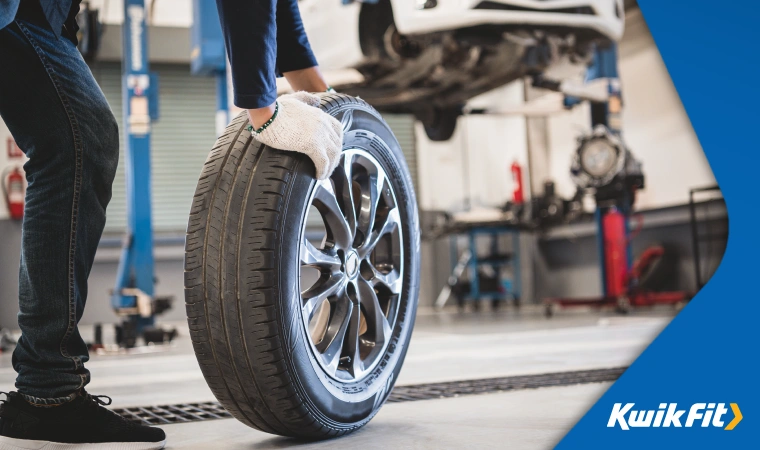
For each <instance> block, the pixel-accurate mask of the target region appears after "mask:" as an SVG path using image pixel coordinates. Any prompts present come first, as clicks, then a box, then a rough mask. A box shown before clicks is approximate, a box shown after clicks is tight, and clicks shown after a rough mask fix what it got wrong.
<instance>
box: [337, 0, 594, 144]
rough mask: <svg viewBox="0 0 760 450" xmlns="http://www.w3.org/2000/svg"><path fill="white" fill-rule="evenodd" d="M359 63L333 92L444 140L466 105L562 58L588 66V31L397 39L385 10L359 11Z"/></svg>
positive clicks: (468, 32)
mask: <svg viewBox="0 0 760 450" xmlns="http://www.w3.org/2000/svg"><path fill="white" fill-rule="evenodd" d="M359 22H360V38H361V44H362V51H363V53H364V56H365V59H364V60H363V61H362V63H361V64H360V65H358V66H357V67H356V69H357V70H358V71H359V72H360V73H361V74H362V75H363V77H364V80H363V81H362V82H360V83H353V84H347V85H339V86H336V87H337V88H338V89H340V91H341V92H345V93H347V94H350V95H355V96H360V97H362V98H363V99H365V100H367V101H368V102H369V103H370V104H372V105H373V106H375V107H376V108H377V109H379V110H381V111H384V112H391V113H411V114H414V115H415V117H416V118H418V119H419V120H421V121H422V123H423V124H424V125H425V127H426V131H427V132H428V136H429V137H430V138H431V139H433V140H447V139H449V138H450V137H451V135H452V134H453V128H454V126H455V124H456V118H457V117H458V116H459V115H460V114H461V110H462V107H463V106H464V104H465V103H466V102H467V101H468V100H470V99H471V98H473V97H475V96H477V95H480V94H482V93H485V92H488V91H490V90H493V89H495V88H498V87H500V86H503V85H505V84H507V83H510V82H512V81H514V80H517V79H519V78H522V77H525V76H531V75H539V74H541V73H542V72H544V71H545V70H546V69H547V68H549V67H550V66H551V65H552V64H554V63H556V62H558V61H559V60H560V59H562V58H569V59H570V60H571V61H574V62H577V63H587V62H588V61H589V59H590V57H591V54H592V52H593V49H594V45H596V44H602V45H603V44H604V43H607V42H609V39H607V38H606V37H604V36H602V35H601V34H599V33H597V32H594V31H593V30H588V29H586V30H578V29H573V28H568V27H545V28H537V27H535V26H531V27H529V28H526V27H520V26H514V25H506V26H505V25H483V26H476V27H469V28H464V29H458V30H451V31H445V32H438V33H432V34H419V35H402V34H400V33H399V32H398V31H397V29H396V27H395V25H394V22H393V15H392V12H391V11H390V8H389V7H388V6H387V5H386V6H384V3H382V2H381V3H379V4H377V5H368V4H365V5H364V6H363V9H362V13H361V17H360V20H359Z"/></svg>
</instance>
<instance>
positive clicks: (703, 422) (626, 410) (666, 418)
mask: <svg viewBox="0 0 760 450" xmlns="http://www.w3.org/2000/svg"><path fill="white" fill-rule="evenodd" d="M634 406H636V404H635V403H626V404H625V405H623V404H622V403H615V404H614V405H613V406H612V413H610V420H609V421H607V427H608V428H615V427H616V426H619V427H620V428H621V429H622V430H630V429H631V428H660V427H662V428H669V427H674V428H681V427H685V428H691V427H702V428H707V427H717V428H723V429H724V430H733V429H734V427H736V425H738V424H739V422H741V421H742V412H741V411H740V410H739V405H738V404H736V403H731V404H730V407H731V410H730V411H731V412H732V413H733V415H734V417H733V419H732V420H731V421H730V422H729V423H728V425H726V424H725V420H724V416H725V415H726V413H728V412H729V409H728V408H726V404H725V403H694V404H693V405H691V407H690V408H689V409H688V414H687V410H686V409H678V403H660V405H659V407H658V409H648V410H636V409H633V407H634ZM684 415H686V417H685V418H684ZM682 420H683V423H682V422H681V421H682ZM724 427H725V428H724Z"/></svg>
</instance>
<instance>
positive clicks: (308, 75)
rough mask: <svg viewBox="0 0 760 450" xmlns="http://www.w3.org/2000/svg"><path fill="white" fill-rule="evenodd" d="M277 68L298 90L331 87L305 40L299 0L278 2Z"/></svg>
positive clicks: (321, 89) (317, 89)
mask: <svg viewBox="0 0 760 450" xmlns="http://www.w3.org/2000/svg"><path fill="white" fill-rule="evenodd" d="M277 68H278V69H279V71H280V72H282V74H283V75H284V76H285V78H286V79H287V80H288V83H289V84H290V86H291V87H292V88H293V90H295V91H309V92H324V91H326V90H327V88H328V86H327V82H325V79H324V77H322V73H321V72H320V71H319V68H318V67H317V59H316V58H315V57H314V54H313V53H312V51H311V46H310V45H309V39H308V38H307V37H306V30H305V29H304V26H303V21H302V20H301V13H300V12H299V10H298V1H297V0H278V1H277Z"/></svg>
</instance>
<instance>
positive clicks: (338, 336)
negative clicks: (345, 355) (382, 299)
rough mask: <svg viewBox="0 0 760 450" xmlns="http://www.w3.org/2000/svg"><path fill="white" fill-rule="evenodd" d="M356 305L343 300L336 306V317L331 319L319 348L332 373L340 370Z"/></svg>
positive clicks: (345, 299) (346, 299)
mask: <svg viewBox="0 0 760 450" xmlns="http://www.w3.org/2000/svg"><path fill="white" fill-rule="evenodd" d="M353 310H354V305H353V303H351V301H349V300H348V298H343V299H341V301H339V302H338V303H337V305H336V311H335V315H333V317H332V318H331V319H330V325H329V326H328V328H327V332H326V333H325V337H324V339H323V340H322V343H323V344H324V345H322V343H320V345H318V346H317V350H319V351H320V352H321V353H322V358H323V360H324V361H325V363H326V364H327V367H329V369H330V371H331V373H333V374H334V373H335V372H336V371H337V370H338V364H339V363H340V356H341V353H342V350H343V343H344V340H345V337H346V332H347V331H348V325H349V323H350V321H351V317H352V314H353Z"/></svg>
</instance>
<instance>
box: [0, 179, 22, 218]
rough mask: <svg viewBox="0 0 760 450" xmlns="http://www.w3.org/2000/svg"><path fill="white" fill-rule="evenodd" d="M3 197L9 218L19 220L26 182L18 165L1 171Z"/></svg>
mask: <svg viewBox="0 0 760 450" xmlns="http://www.w3.org/2000/svg"><path fill="white" fill-rule="evenodd" d="M2 186H3V197H4V198H5V204H6V205H8V212H9V213H10V216H11V219H15V220H20V219H22V218H23V217H24V197H25V196H26V184H25V183H24V172H22V171H21V169H20V168H18V167H12V168H10V169H8V170H6V171H5V173H3V177H2Z"/></svg>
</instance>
